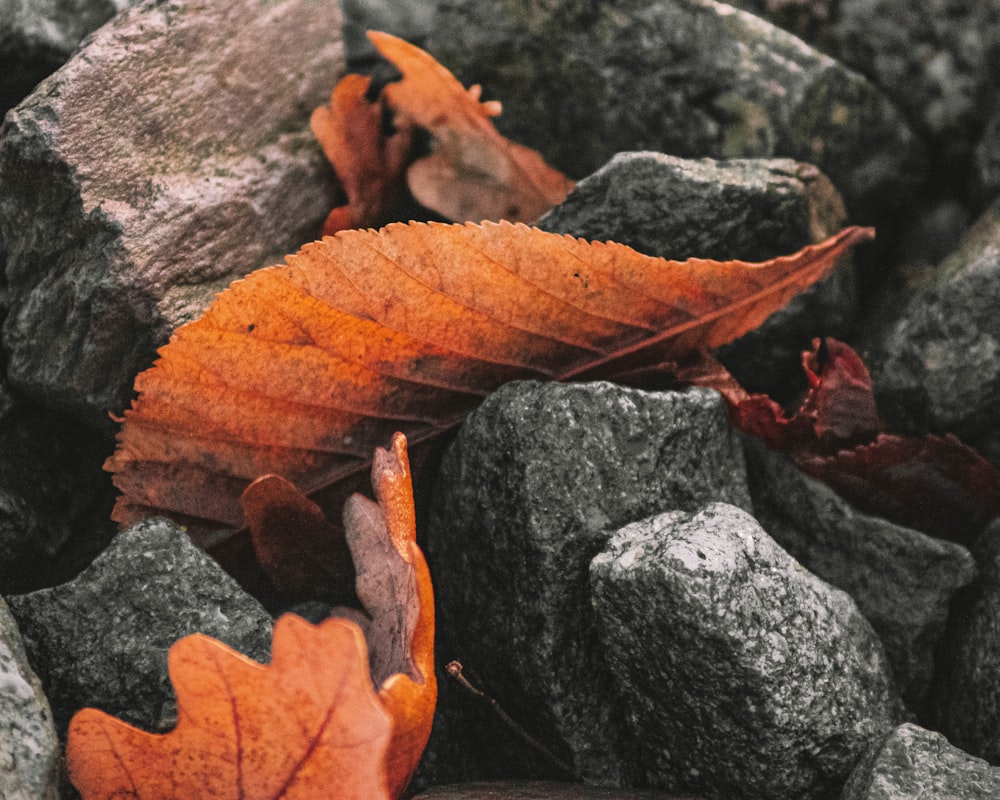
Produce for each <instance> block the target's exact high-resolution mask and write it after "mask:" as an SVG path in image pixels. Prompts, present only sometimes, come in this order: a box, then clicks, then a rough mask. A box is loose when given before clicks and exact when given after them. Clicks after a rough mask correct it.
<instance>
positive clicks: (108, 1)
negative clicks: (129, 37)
mask: <svg viewBox="0 0 1000 800" xmlns="http://www.w3.org/2000/svg"><path fill="white" fill-rule="evenodd" d="M133 4H134V0H133V2H129V0H3V2H2V3H0V75H3V76H4V79H3V82H2V83H0V116H2V115H3V113H4V112H5V111H6V110H7V109H8V108H11V107H13V106H14V105H15V104H16V103H18V102H19V101H20V100H21V99H22V98H23V97H25V96H26V95H27V94H28V93H29V92H30V91H31V89H32V87H33V86H34V85H35V84H36V83H38V82H39V81H40V80H42V78H44V77H45V76H46V75H48V74H50V73H51V72H53V71H54V70H55V69H57V68H58V67H59V66H60V65H61V64H63V63H64V62H65V61H66V59H67V58H69V56H70V54H71V53H72V52H73V51H74V50H75V49H76V47H77V45H79V44H80V41H81V40H82V39H83V37H84V36H86V35H87V34H88V33H90V32H91V31H94V30H96V29H97V28H99V27H100V26H101V25H103V24H104V23H105V22H107V21H108V20H109V19H111V17H112V16H114V14H115V13H116V12H118V11H121V10H122V9H123V8H126V7H127V6H129V5H133Z"/></svg>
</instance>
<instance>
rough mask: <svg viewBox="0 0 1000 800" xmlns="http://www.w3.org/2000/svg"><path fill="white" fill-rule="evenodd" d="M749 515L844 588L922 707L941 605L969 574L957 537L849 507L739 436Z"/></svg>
mask: <svg viewBox="0 0 1000 800" xmlns="http://www.w3.org/2000/svg"><path fill="white" fill-rule="evenodd" d="M746 455H747V476H748V479H749V485H750V494H751V496H752V497H753V507H754V516H755V517H756V519H757V520H758V521H759V522H760V524H761V526H762V527H763V528H764V530H765V531H767V533H768V534H769V535H770V536H771V537H772V538H773V539H774V540H775V541H776V542H777V543H778V544H779V545H781V547H783V548H784V549H785V550H786V551H788V553H789V554H790V555H791V556H792V557H793V558H795V559H796V560H797V561H798V562H799V563H801V564H802V565H803V566H804V567H805V568H806V569H808V570H809V571H810V572H812V573H814V574H815V575H817V576H818V577H820V578H822V579H823V580H824V581H826V582H827V583H829V584H831V585H832V586H836V587H837V588H838V589H843V590H844V591H845V592H847V593H848V594H849V595H851V597H852V598H853V599H854V601H855V602H856V603H857V605H858V609H859V610H860V611H861V613H862V614H864V616H865V618H866V619H867V620H868V621H869V622H870V623H871V625H872V627H873V628H874V629H875V632H876V633H877V634H878V635H879V638H880V639H881V640H882V644H883V645H884V646H885V651H886V656H887V657H888V660H889V664H890V666H891V667H892V673H893V676H894V678H895V679H896V684H897V686H898V687H899V690H900V693H901V694H902V696H903V699H904V700H905V701H906V702H907V704H908V705H909V706H910V708H911V709H913V710H914V711H919V710H922V709H923V707H924V701H925V699H926V697H927V693H928V690H929V689H930V686H931V678H932V676H933V674H934V650H935V647H936V646H937V644H938V641H939V640H940V638H941V635H942V634H943V633H944V630H945V625H946V623H947V621H948V611H949V604H950V603H951V600H952V598H953V597H954V596H955V594H956V592H958V591H959V590H960V589H961V588H963V587H965V586H967V585H968V584H969V583H971V582H972V580H973V579H974V578H975V577H976V565H975V561H974V560H973V558H972V555H971V554H970V553H969V551H968V550H966V549H965V548H964V547H962V546H961V545H958V544H955V543H953V542H946V541H943V540H941V539H935V538H932V537H930V536H926V535H924V534H923V533H919V532H918V531H915V530H911V529H910V528H904V527H901V526H899V525H895V524H893V523H891V522H888V521H886V520H884V519H881V518H879V517H872V516H869V515H867V514H862V513H860V512H858V511H856V510H854V509H853V508H852V507H851V506H850V505H849V504H848V503H847V502H846V501H844V500H842V499H841V498H840V497H839V496H838V495H837V494H836V493H835V492H834V491H833V490H832V489H831V488H830V487H829V486H827V485H826V484H824V483H821V482H819V481H816V480H813V479H812V478H810V477H808V476H807V475H805V474H804V473H802V472H801V471H799V470H798V469H797V468H796V467H795V466H794V465H793V464H792V463H791V462H789V461H788V460H787V459H785V458H784V457H783V456H781V455H779V454H777V453H774V452H771V451H770V450H768V449H767V448H766V447H765V446H764V445H763V444H761V443H760V442H758V441H755V440H750V439H747V440H746Z"/></svg>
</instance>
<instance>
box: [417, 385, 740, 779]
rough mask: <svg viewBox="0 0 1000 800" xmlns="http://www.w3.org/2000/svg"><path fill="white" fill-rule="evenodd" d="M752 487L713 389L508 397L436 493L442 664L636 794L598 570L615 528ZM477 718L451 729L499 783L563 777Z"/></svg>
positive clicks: (485, 718) (455, 452) (477, 419)
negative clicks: (597, 619)
mask: <svg viewBox="0 0 1000 800" xmlns="http://www.w3.org/2000/svg"><path fill="white" fill-rule="evenodd" d="M745 481H746V476H745V474H744V465H743V456H742V452H741V451H740V447H739V442H738V440H737V439H736V438H735V435H734V433H733V432H732V430H731V429H730V428H729V426H728V424H727V422H726V417H725V412H724V410H723V407H722V404H721V401H720V399H719V396H718V395H717V394H716V393H714V392H712V391H708V390H703V389H699V390H690V391H687V392H683V393H675V392H664V393H649V392H640V391H637V390H633V389H626V388H622V387H620V386H615V385H612V384H608V383H594V384H575V385H559V384H539V383H534V382H520V383H512V384H508V385H507V386H504V387H503V388H501V389H500V390H499V391H497V392H496V393H494V394H493V395H491V396H490V397H489V398H487V400H486V401H485V402H484V404H483V405H482V406H480V408H479V409H477V410H476V411H475V412H473V413H472V414H471V415H470V416H469V418H468V419H467V420H466V423H465V425H464V426H463V427H462V429H461V430H460V432H459V434H458V438H457V440H456V441H455V442H454V444H452V445H451V447H450V448H449V450H448V451H447V453H446V455H445V458H444V462H443V465H442V468H441V472H440V474H439V477H438V480H437V484H436V489H435V491H434V497H433V501H432V506H431V511H430V521H429V525H428V534H427V535H428V548H429V561H430V564H431V570H432V572H433V573H434V574H436V575H447V576H448V579H447V580H440V581H438V583H437V584H436V585H435V589H436V599H437V603H438V613H439V623H438V630H439V631H440V632H441V637H440V639H439V647H438V652H439V653H440V658H439V660H440V661H441V662H442V663H443V662H446V661H449V660H451V659H453V658H457V659H458V660H460V661H462V663H463V664H464V666H465V667H466V669H467V674H468V675H469V677H470V679H472V680H473V682H474V683H475V684H476V685H478V686H479V687H480V688H481V689H482V690H483V691H485V692H487V693H488V694H491V695H494V696H495V697H496V698H497V699H498V701H499V703H500V705H501V706H502V707H503V708H504V709H505V710H506V712H507V713H508V714H510V715H511V716H512V717H513V718H514V719H516V720H517V721H518V723H520V724H521V725H522V726H523V727H524V728H526V729H527V730H528V731H529V732H530V733H531V734H532V735H533V736H535V738H537V739H539V740H541V741H543V742H545V744H546V746H547V747H548V748H549V749H550V750H553V751H555V753H556V755H557V756H559V757H560V758H562V759H563V760H564V761H570V762H572V763H573V764H574V765H575V767H576V769H577V770H578V771H580V772H581V773H582V775H583V776H584V777H586V778H589V779H594V780H600V781H601V782H603V783H611V784H615V785H621V784H622V782H623V781H626V779H627V773H628V771H629V770H630V768H631V767H630V762H631V760H632V759H631V753H630V752H629V747H628V746H627V745H626V744H625V743H626V741H627V739H626V737H625V733H624V729H623V723H624V720H623V719H622V717H621V715H620V712H619V708H618V705H617V699H616V697H615V692H614V678H613V676H612V675H611V673H610V672H609V671H608V670H607V669H606V668H605V667H604V665H603V657H602V654H601V647H600V643H599V641H598V639H597V632H596V629H595V627H594V623H593V619H592V616H591V613H590V610H589V609H590V599H589V585H588V577H587V570H588V565H589V563H590V560H591V559H592V558H593V556H594V555H596V554H597V553H598V552H600V550H601V549H602V548H603V546H604V542H605V541H606V540H607V538H608V537H609V536H610V534H611V532H612V531H613V530H615V529H616V528H618V527H620V526H621V525H623V524H625V523H626V522H629V521H631V520H635V519H642V518H643V517H646V516H648V515H650V514H653V513H656V512H658V511H662V510H665V509H672V508H694V507H697V506H699V505H701V504H703V503H706V502H709V501H712V500H716V499H719V500H725V501H727V502H730V503H734V504H737V505H741V506H743V507H746V508H749V507H750V506H749V497H748V494H747V490H746V483H745ZM443 685H444V686H445V691H447V690H448V685H447V682H443ZM445 702H449V701H448V700H445ZM466 705H467V706H468V708H467V712H468V716H467V718H466V720H465V724H464V725H461V726H459V725H453V726H449V727H450V730H451V731H452V733H453V735H454V736H461V737H462V744H463V745H464V746H465V747H466V748H467V749H468V750H471V751H472V752H473V753H474V754H475V755H476V756H477V757H478V758H479V759H480V761H481V763H482V764H484V765H485V767H484V769H485V771H486V772H487V773H488V774H494V775H505V776H507V777H562V775H561V774H560V773H558V772H555V771H553V769H552V768H551V767H549V770H548V773H547V774H545V773H544V772H543V773H542V774H541V775H537V774H536V775H533V776H532V775H527V776H525V775H523V774H518V770H517V767H515V766H514V764H516V763H518V762H522V761H523V762H528V761H530V760H531V758H532V756H531V755H525V751H523V750H522V751H518V750H516V748H515V749H511V748H508V746H507V743H508V741H510V740H511V739H512V737H511V736H510V735H509V732H507V733H504V732H503V726H501V725H497V724H496V717H495V716H494V715H493V714H492V712H490V711H489V710H485V711H483V710H481V709H480V708H479V707H473V704H466ZM498 730H499V731H500V732H499V733H498ZM512 747H513V746H512ZM528 752H530V751H528ZM500 770H503V772H501V771H500ZM512 773H513V774H512Z"/></svg>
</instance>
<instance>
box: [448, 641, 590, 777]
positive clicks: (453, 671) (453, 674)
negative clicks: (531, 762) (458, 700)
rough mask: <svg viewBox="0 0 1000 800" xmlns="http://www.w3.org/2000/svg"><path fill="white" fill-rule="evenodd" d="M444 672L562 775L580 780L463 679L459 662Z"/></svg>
mask: <svg viewBox="0 0 1000 800" xmlns="http://www.w3.org/2000/svg"><path fill="white" fill-rule="evenodd" d="M444 670H445V672H446V673H447V675H448V677H449V678H451V679H452V680H453V681H455V683H457V684H458V685H459V686H461V687H462V688H463V689H464V690H465V691H466V692H468V693H469V694H471V695H472V696H473V697H475V698H476V699H478V700H481V701H482V702H484V703H486V704H487V705H488V706H490V707H491V708H492V709H493V711H494V713H495V714H496V715H497V716H498V717H500V719H501V720H502V721H503V722H504V724H505V725H507V727H508V728H510V729H511V730H512V731H513V732H514V733H516V734H517V735H518V736H519V737H520V738H521V739H523V740H524V741H525V742H527V743H528V744H529V745H531V746H532V747H534V748H535V749H536V750H538V752H540V753H541V754H542V755H544V756H545V757H546V758H547V759H548V760H549V761H551V762H552V763H553V764H555V765H556V766H557V767H559V769H560V770H562V771H563V772H564V773H566V774H567V775H569V776H570V777H572V778H573V780H576V781H579V780H580V776H579V775H578V774H577V772H576V770H575V769H573V767H572V766H571V765H569V764H567V763H566V762H565V761H563V760H562V759H561V758H559V756H557V755H556V754H555V753H553V752H552V751H551V750H549V748H547V747H546V746H545V745H544V744H542V743H541V742H540V741H538V740H537V739H536V738H535V737H534V736H532V735H531V734H530V733H528V732H527V731H526V730H525V729H524V728H522V727H521V726H520V725H518V723H517V722H515V721H514V720H513V719H512V718H511V717H510V715H509V714H507V712H506V711H504V710H503V709H502V708H501V707H500V704H499V703H498V702H497V701H496V698H494V697H490V696H489V695H488V694H486V693H485V692H482V691H480V690H479V689H477V688H476V687H475V686H473V685H472V684H471V683H469V680H468V679H467V678H466V677H465V675H463V674H462V662H461V661H449V662H448V664H447V665H445V668H444Z"/></svg>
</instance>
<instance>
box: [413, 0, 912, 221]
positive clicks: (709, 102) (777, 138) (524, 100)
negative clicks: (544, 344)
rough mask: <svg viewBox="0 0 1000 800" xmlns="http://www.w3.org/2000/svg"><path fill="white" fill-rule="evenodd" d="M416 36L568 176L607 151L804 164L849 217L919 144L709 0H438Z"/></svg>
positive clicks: (896, 193)
mask: <svg viewBox="0 0 1000 800" xmlns="http://www.w3.org/2000/svg"><path fill="white" fill-rule="evenodd" d="M428 49H429V50H430V52H432V53H433V55H434V56H435V57H436V58H438V60H440V61H441V63H443V64H445V65H447V66H448V68H449V69H451V70H453V71H455V72H456V74H458V75H459V77H460V78H461V79H462V80H463V82H465V83H466V84H474V83H479V84H482V85H483V86H484V87H485V88H486V91H488V92H489V93H491V95H492V96H495V97H497V98H499V99H500V100H502V101H503V103H504V108H505V112H504V115H503V116H502V117H500V118H499V119H498V126H499V127H500V128H501V130H502V131H503V132H504V133H505V135H508V136H510V138H512V139H514V140H515V141H519V142H522V143H524V144H527V145H529V146H531V147H535V148H536V149H539V150H540V151H541V152H542V153H543V154H545V156H546V157H547V158H548V159H550V160H551V161H552V162H553V163H554V164H555V165H556V166H557V167H559V168H560V169H562V170H563V171H564V172H566V173H567V174H568V175H570V176H571V177H576V178H579V177H581V176H584V175H588V174H590V173H591V172H593V171H594V170H596V169H597V168H598V167H599V166H600V165H601V164H603V163H604V162H606V161H607V160H608V159H609V158H610V157H611V156H612V155H613V154H614V153H616V152H619V151H624V150H657V151H662V152H668V153H673V154H675V155H679V156H685V157H701V156H709V157H713V158H745V157H758V156H763V157H771V156H785V157H790V158H795V159H797V160H801V161H807V162H810V163H813V164H816V166H818V167H819V168H820V169H821V170H822V171H823V172H824V173H826V174H827V175H828V176H829V177H830V179H831V180H832V181H833V182H834V184H835V185H836V186H837V188H838V189H839V190H840V191H841V193H842V194H843V195H844V198H845V200H846V201H847V205H848V208H849V209H850V210H851V212H852V214H854V215H857V217H858V218H862V219H866V220H867V221H871V220H870V219H868V218H869V216H870V215H871V214H873V213H875V212H876V211H879V212H881V211H884V210H885V209H887V208H891V207H895V206H898V205H899V204H900V203H901V202H903V201H905V200H906V198H907V196H908V194H909V193H910V191H911V190H912V188H913V186H914V185H915V183H916V182H918V181H919V180H920V176H921V174H922V169H923V167H922V164H923V159H924V156H923V151H922V147H921V145H920V143H919V142H918V140H917V139H916V137H915V136H914V134H913V133H912V132H911V131H910V129H909V128H908V126H907V124H906V122H905V121H904V120H903V118H902V117H901V115H900V114H899V112H897V111H896V109H895V108H894V107H893V105H892V104H891V103H890V102H889V101H888V99H887V98H886V97H885V96H884V95H883V94H881V93H880V92H879V91H878V90H877V89H876V88H875V87H874V85H872V84H871V83H869V82H868V81H867V80H866V79H865V78H863V77H862V76H861V75H860V74H859V73H856V72H852V71H851V70H849V69H846V68H845V67H843V66H842V65H841V64H839V63H838V62H836V61H834V60H833V59H831V58H829V57H828V56H825V55H823V54H821V53H820V52H819V51H817V50H814V49H812V48H811V47H809V46H808V45H806V44H805V43H804V42H803V41H802V40H800V39H798V38H796V37H794V36H792V35H791V34H789V33H787V32H785V31H782V30H780V29H778V28H776V27H774V26H772V25H771V24H770V23H767V22H765V21H764V20H762V19H760V18H759V17H755V16H754V15H752V14H748V13H746V12H743V11H739V10H736V9H734V8H733V7H732V6H729V5H725V4H722V3H716V2H713V1H712V0H660V1H659V2H643V1H641V0H629V1H628V2H620V3H614V4H607V3H604V4H601V3H589V2H578V1H577V0H559V1H558V2H550V3H545V4H518V3H510V2H507V0H492V1H491V2H482V0H445V2H442V3H441V5H440V10H439V12H438V15H437V17H436V19H435V20H434V24H433V26H432V30H431V35H430V38H429V42H428Z"/></svg>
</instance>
